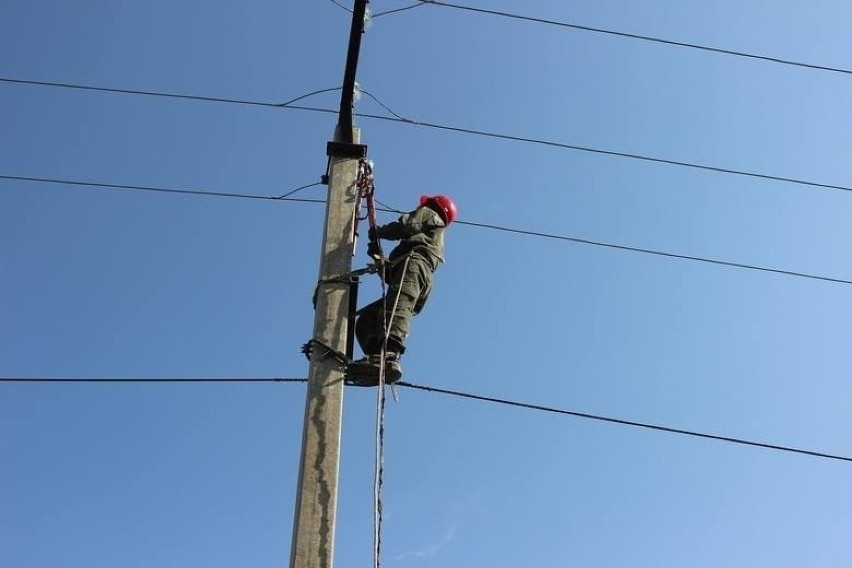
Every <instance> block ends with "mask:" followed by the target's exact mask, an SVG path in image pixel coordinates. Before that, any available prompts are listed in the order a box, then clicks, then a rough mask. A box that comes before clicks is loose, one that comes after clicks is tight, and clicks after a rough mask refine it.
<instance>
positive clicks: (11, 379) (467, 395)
mask: <svg viewBox="0 0 852 568" xmlns="http://www.w3.org/2000/svg"><path fill="white" fill-rule="evenodd" d="M2 382H20V383H191V382H195V383H202V382H203V383H217V382H219V383H228V382H241V383H271V382H285V383H307V382H308V379H305V378H284V377H258V378H221V379H212V378H188V379H175V378H139V379H116V378H85V377H74V378H71V377H68V378H62V377H58V378H57V377H0V383H2ZM396 384H397V385H399V386H402V387H406V388H410V389H414V390H420V391H425V392H432V393H437V394H446V395H449V396H454V397H458V398H464V399H469V400H479V401H482V402H491V403H494V404H501V405H505V406H513V407H516V408H521V409H525V410H534V411H537V412H547V413H551V414H559V415H566V416H573V417H575V418H584V419H587V420H596V421H599V422H607V423H610V424H618V425H620V426H632V427H636V428H645V429H648V430H654V431H658V432H667V433H670V434H679V435H682V436H690V437H695V438H705V439H710V440H716V441H719V442H727V443H732V444H739V445H743V446H750V447H756V448H763V449H767V450H775V451H780V452H789V453H794V454H801V455H806V456H811V457H816V458H823V459H831V460H838V461H845V462H852V457H848V456H842V455H838V454H828V453H825V452H817V451H813V450H805V449H801V448H793V447H790V446H781V445H778V444H768V443H765V442H756V441H752V440H746V439H744V438H733V437H730V436H719V435H716V434H706V433H703V432H696V431H694V430H684V429H681V428H671V427H669V426H661V425H659V424H650V423H647V422H636V421H633V420H624V419H621V418H613V417H610V416H601V415H597V414H589V413H586V412H576V411H573V410H565V409H561V408H554V407H549V406H542V405H538V404H530V403H527V402H518V401H514V400H509V399H504V398H495V397H490V396H482V395H477V394H472V393H467V392H462V391H456V390H450V389H444V388H438V387H430V386H425V385H417V384H414V383H409V382H405V381H399V382H398V383H396Z"/></svg>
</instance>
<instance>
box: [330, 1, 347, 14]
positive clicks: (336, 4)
mask: <svg viewBox="0 0 852 568" xmlns="http://www.w3.org/2000/svg"><path fill="white" fill-rule="evenodd" d="M329 2H331V3H332V4H334V5H335V6H337V7H338V8H343V9H344V10H346V11H347V12H349V13H350V14H351V13H352V8H347V7H346V6H344V5H343V4H341V3H340V2H338V1H337V0H329Z"/></svg>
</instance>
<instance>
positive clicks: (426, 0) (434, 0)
mask: <svg viewBox="0 0 852 568" xmlns="http://www.w3.org/2000/svg"><path fill="white" fill-rule="evenodd" d="M423 4H431V5H432V6H440V7H442V8H452V9H455V10H463V11H467V12H473V13H477V14H487V15H491V16H499V17H501V18H510V19H513V20H521V21H525V22H532V23H537V24H546V25H549V26H557V27H561V28H569V29H574V30H580V31H584V32H592V33H597V34H606V35H610V36H618V37H624V38H628V39H635V40H640V41H646V42H652V43H659V44H663V45H672V46H676V47H686V48H689V49H698V50H701V51H709V52H712V53H720V54H723V55H733V56H736V57H745V58H748V59H757V60H760V61H768V62H770V63H777V64H780V65H789V66H793V67H804V68H807V69H816V70H819V71H830V72H832V73H843V74H847V75H852V70H850V69H844V68H842V67H830V66H828V65H817V64H814V63H805V62H802V61H794V60H792V59H782V58H780V57H771V56H768V55H757V54H755V53H747V52H745V51H736V50H733V49H725V48H720V47H711V46H707V45H700V44H697V43H688V42H684V41H675V40H669V39H663V38H659V37H653V36H647V35H641V34H634V33H629V32H622V31H616V30H609V29H604V28H594V27H591V26H583V25H579V24H573V23H570V22H562V21H558V20H549V19H546V18H536V17H533V16H524V15H522V14H516V13H512V12H502V11H500V10H490V9H487V8H475V7H473V6H463V5H461V4H454V3H451V2H442V1H441V0H422V2H421V4H419V5H423Z"/></svg>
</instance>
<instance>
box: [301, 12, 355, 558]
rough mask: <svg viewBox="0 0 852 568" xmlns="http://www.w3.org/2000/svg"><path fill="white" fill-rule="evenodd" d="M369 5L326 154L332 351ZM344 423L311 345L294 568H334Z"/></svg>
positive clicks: (325, 302) (324, 266)
mask: <svg viewBox="0 0 852 568" xmlns="http://www.w3.org/2000/svg"><path fill="white" fill-rule="evenodd" d="M367 1H368V0H356V1H355V6H354V9H353V14H352V26H351V28H350V33H349V50H348V53H347V57H346V70H345V72H344V78H343V93H342V95H341V98H340V116H339V120H338V125H337V130H336V132H335V137H334V141H333V142H329V144H328V148H327V154H328V156H329V159H330V162H329V171H328V181H329V186H328V202H327V205H326V216H325V232H324V236H323V245H322V253H321V254H322V257H321V259H320V274H319V278H320V282H321V283H320V285H319V287H318V290H317V301H316V314H315V316H314V335H313V339H314V340H316V341H318V342H321V343H323V344H325V345H326V346H328V348H330V349H333V350H334V351H337V352H345V351H346V338H347V334H348V323H349V322H348V316H349V309H350V305H349V298H350V287H349V284H348V283H342V282H324V280H325V279H329V278H330V277H334V276H336V275H337V276H339V275H343V274H346V273H348V272H350V271H351V270H352V252H353V249H354V242H353V238H354V235H353V223H354V215H353V212H354V206H355V195H356V191H357V188H356V186H355V181H356V178H357V174H358V160H359V159H360V158H363V157H366V151H367V149H366V147H365V146H362V145H360V144H359V142H360V132H359V131H358V130H357V129H355V128H353V126H352V99H353V95H354V89H355V73H356V70H357V66H358V54H359V51H360V47H361V34H362V32H363V28H364V15H365V12H366V8H367ZM342 416H343V369H342V366H341V364H340V362H339V361H337V360H336V359H335V358H334V357H328V356H327V353H326V352H325V351H324V349H323V348H322V347H320V346H318V345H317V344H314V347H313V354H312V356H311V365H310V370H309V372H308V393H307V400H306V402H305V423H304V430H303V434H302V456H301V462H300V465H299V485H298V489H297V492H296V511H295V519H294V523H293V543H292V549H291V551H290V567H291V568H332V565H333V560H334V531H335V523H336V514H337V478H338V472H339V470H340V433H341V419H342Z"/></svg>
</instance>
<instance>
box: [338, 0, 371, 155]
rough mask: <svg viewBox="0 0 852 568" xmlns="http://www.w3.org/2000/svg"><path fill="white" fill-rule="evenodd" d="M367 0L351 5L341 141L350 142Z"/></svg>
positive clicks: (341, 111)
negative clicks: (353, 101)
mask: <svg viewBox="0 0 852 568" xmlns="http://www.w3.org/2000/svg"><path fill="white" fill-rule="evenodd" d="M368 1H369V0H355V5H354V6H353V7H352V26H351V28H350V29H349V49H348V50H347V52H346V69H344V71H343V91H342V93H341V95H340V118H339V126H340V133H341V139H340V141H341V142H346V143H352V142H354V140H352V138H351V137H350V136H351V135H350V133H351V132H352V98H353V97H354V95H355V74H356V72H357V71H358V56H359V55H360V52H361V34H362V33H363V32H364V15H365V14H366V12H367V2H368Z"/></svg>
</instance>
